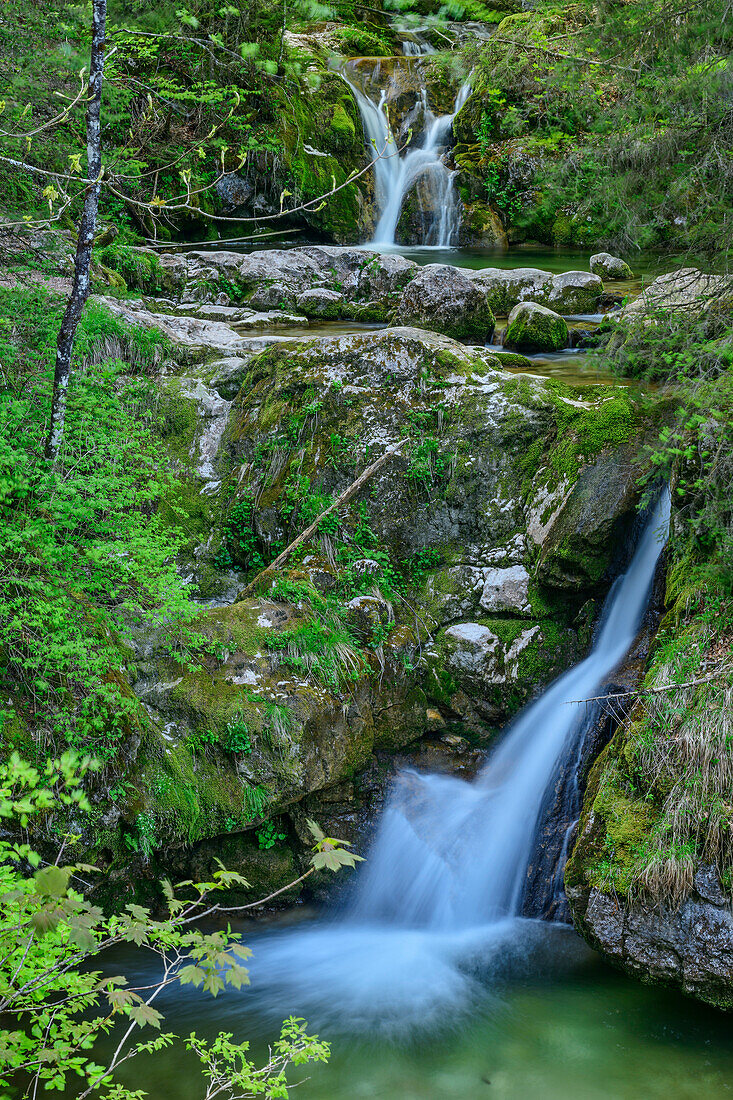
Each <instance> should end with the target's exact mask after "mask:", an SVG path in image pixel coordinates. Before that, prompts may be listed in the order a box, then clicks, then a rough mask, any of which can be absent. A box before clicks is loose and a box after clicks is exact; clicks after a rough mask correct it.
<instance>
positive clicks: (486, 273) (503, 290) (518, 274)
mask: <svg viewBox="0 0 733 1100" xmlns="http://www.w3.org/2000/svg"><path fill="white" fill-rule="evenodd" d="M466 275H467V276H468V277H469V278H470V279H472V280H473V282H474V283H476V285H477V286H478V287H480V288H481V290H482V291H483V292H484V293H485V294H486V296H487V298H488V301H489V305H490V306H491V308H492V310H493V311H494V313H495V314H496V316H497V317H506V316H507V314H508V313H510V312H511V310H512V309H513V308H514V306H515V305H517V303H518V302H527V301H532V302H541V301H543V298H544V289H545V287H547V286H548V284H551V283H552V273H551V272H549V271H541V270H539V269H538V268H535V267H517V268H513V269H510V268H506V269H505V268H499V267H485V268H480V269H479V270H477V271H466Z"/></svg>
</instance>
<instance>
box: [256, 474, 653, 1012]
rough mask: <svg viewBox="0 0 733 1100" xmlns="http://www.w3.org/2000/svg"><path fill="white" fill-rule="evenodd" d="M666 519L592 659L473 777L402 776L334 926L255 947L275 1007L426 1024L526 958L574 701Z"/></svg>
mask: <svg viewBox="0 0 733 1100" xmlns="http://www.w3.org/2000/svg"><path fill="white" fill-rule="evenodd" d="M669 514H670V498H669V493H668V492H665V493H664V494H663V496H662V498H661V499H660V501H659V503H658V504H657V506H656V508H655V509H654V510H653V512H652V514H651V516H650V517H649V519H648V521H647V523H646V526H645V528H644V531H643V533H642V535H641V538H640V540H639V543H638V546H637V548H636V551H635V553H634V556H633V559H632V561H631V564H630V565H629V568H628V570H627V572H626V573H625V574H624V575H623V576H622V577H621V578H619V580H618V581H617V582H616V584H615V585H614V586H613V589H612V590H611V593H610V594H609V597H608V599H607V601H606V606H605V608H604V614H603V617H602V620H601V625H600V628H599V630H598V632H597V636H596V639H595V643H594V645H593V648H592V651H591V653H590V654H589V655H588V657H586V658H585V660H584V661H581V662H580V664H578V665H576V666H575V667H574V668H572V669H570V670H569V671H568V672H566V673H565V674H564V675H562V676H560V677H559V678H558V679H557V680H555V682H554V683H553V684H551V685H550V687H549V688H548V689H547V690H546V691H545V692H544V693H543V694H542V695H541V696H540V697H539V698H538V699H537V700H536V701H535V702H534V703H532V704H530V706H528V707H527V708H525V710H524V711H523V712H522V713H521V714H520V715H519V717H518V718H517V719H516V720H515V722H514V723H513V724H512V726H511V727H510V729H509V730H508V731H507V733H506V735H505V737H504V738H503V740H502V741H501V742H500V744H499V745H498V746H497V748H496V749H495V750H494V751H493V752H492V753H491V755H490V757H489V759H488V762H487V764H486V766H485V767H484V768H483V770H482V771H481V773H480V774H479V776H478V777H477V779H476V780H475V781H474V782H473V783H467V782H464V781H463V780H460V779H456V778H452V777H448V776H444V775H419V774H417V773H415V772H406V773H404V774H403V775H401V776H400V777H398V779H397V781H396V783H395V785H394V789H393V792H392V794H391V797H390V799H389V802H388V804H387V807H386V809H385V811H384V813H383V816H382V819H381V822H380V825H379V828H378V832H377V837H376V840H375V842H374V844H373V847H372V849H371V851H370V853H369V856H368V859H367V862H366V863H365V864H364V867H363V868H362V870H361V872H360V874H359V877H358V880H357V884H356V891H355V894H354V897H353V900H352V902H351V903H350V905H349V906H348V907H347V908H346V909H345V910H344V911H343V912H342V913H341V914H339V916H338V917H337V919H336V920H335V921H333V922H331V923H329V924H326V925H323V924H321V925H319V926H316V927H315V928H312V929H310V930H308V931H294V932H291V933H284V934H281V935H279V936H272V937H267V938H265V939H263V940H262V941H260V943H259V944H258V945H257V948H256V955H255V957H256V960H257V963H256V964H255V967H254V968H253V969H254V970H255V973H256V977H257V982H258V983H263V985H264V986H265V988H264V989H263V990H262V992H261V994H258V995H264V996H265V997H266V999H267V1003H268V1007H269V1008H270V1009H272V1010H274V1011H275V1012H277V1011H278V1010H284V1009H285V1008H287V1010H288V1011H293V1010H294V1009H295V1010H297V1011H298V1012H303V1013H304V1014H308V1015H309V1017H310V1018H311V1019H313V1018H314V1016H315V1019H316V1020H317V1021H318V1022H319V1026H321V1022H322V1021H326V1022H328V1017H329V1011H330V1009H329V1006H334V1007H335V1006H337V1007H338V1010H339V1012H340V1013H342V1014H344V1015H345V1016H346V1017H347V1018H349V1019H350V1020H351V1022H352V1024H353V1023H354V1022H357V1023H358V1022H360V1023H361V1024H362V1025H363V1026H365V1027H366V1026H380V1027H385V1026H386V1027H390V1028H395V1027H400V1026H402V1027H405V1028H412V1027H426V1026H430V1025H431V1024H432V1023H434V1022H437V1021H438V1020H439V1019H440V1020H444V1019H445V1017H446V1014H448V1013H450V1012H455V1011H458V1010H459V1009H461V1008H465V1007H466V1006H467V1005H468V1004H470V1003H471V1001H472V1000H473V998H475V997H476V996H478V995H479V988H483V990H484V993H485V979H486V978H487V976H491V975H493V976H496V974H497V971H498V970H500V969H501V966H502V965H504V963H502V962H501V961H500V960H502V959H503V960H504V961H506V959H507V957H508V956H510V957H511V958H512V959H513V961H514V962H515V963H516V959H517V957H521V956H523V955H524V956H526V954H527V951H528V949H529V947H528V945H529V946H531V941H532V939H533V938H534V939H535V941H536V939H537V935H538V929H544V928H546V926H542V925H540V924H539V922H535V921H527V920H521V919H520V918H519V912H520V906H521V900H522V892H523V888H524V882H525V876H526V871H527V865H528V862H529V860H530V857H531V852H532V844H533V839H534V836H535V830H536V827H537V820H538V815H539V812H540V808H541V806H542V803H543V799H544V797H545V792H546V790H547V788H548V785H549V784H550V783H551V781H552V779H553V777H554V775H555V774H556V770H557V768H558V766H559V765H560V763H561V761H562V760H563V759H567V758H568V757H569V758H570V759H571V760H573V759H574V758H575V755H576V753H575V751H574V750H575V746H576V734H577V731H578V729H579V726H580V725H581V724H582V720H583V711H582V709H580V708H579V707H578V706H577V705H575V704H577V702H578V701H579V700H583V699H588V698H591V697H593V696H597V695H598V694H599V689H600V688H601V686H602V684H603V682H604V680H605V679H606V678H607V677H608V676H609V674H610V673H611V672H612V671H613V669H614V668H615V667H616V666H617V665H618V663H619V662H620V661H621V660H622V659H623V657H624V656H625V654H626V653H627V651H628V649H629V647H630V646H631V644H632V642H633V640H634V637H635V635H636V633H637V630H638V628H639V625H640V622H641V619H642V616H643V613H644V610H645V608H646V604H647V601H648V597H649V592H650V589H651V585H652V580H653V577H654V571H655V568H656V565H657V561H658V559H659V555H660V554H661V552H662V549H663V547H664V543H665V541H666V534H667V530H668V526H669ZM258 964H259V965H258ZM260 966H261V967H262V969H261V970H260ZM479 976H481V977H482V979H484V982H483V985H482V983H481V982H479V981H478V980H477V979H478V977H479ZM331 1020H332V1022H333V1013H331Z"/></svg>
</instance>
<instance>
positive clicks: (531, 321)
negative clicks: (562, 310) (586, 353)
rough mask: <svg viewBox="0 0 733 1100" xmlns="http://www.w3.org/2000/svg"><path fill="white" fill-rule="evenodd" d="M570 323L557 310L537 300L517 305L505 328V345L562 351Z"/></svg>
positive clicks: (530, 349)
mask: <svg viewBox="0 0 733 1100" xmlns="http://www.w3.org/2000/svg"><path fill="white" fill-rule="evenodd" d="M567 344H568V326H567V324H566V323H565V321H564V320H563V318H562V317H560V315H559V314H558V313H554V312H553V310H551V309H547V307H546V306H541V305H537V304H536V303H535V302H524V303H522V304H521V305H517V306H515V307H514V309H513V310H512V311H511V313H510V314H509V321H508V323H507V326H506V329H505V330H504V347H507V348H516V349H517V351H559V350H560V349H561V348H564V347H567Z"/></svg>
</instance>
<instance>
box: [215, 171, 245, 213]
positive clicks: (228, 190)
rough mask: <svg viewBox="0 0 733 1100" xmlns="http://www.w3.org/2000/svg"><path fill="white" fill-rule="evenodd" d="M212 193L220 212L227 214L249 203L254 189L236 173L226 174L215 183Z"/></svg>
mask: <svg viewBox="0 0 733 1100" xmlns="http://www.w3.org/2000/svg"><path fill="white" fill-rule="evenodd" d="M214 191H215V192H216V197H217V198H218V199H219V202H220V204H221V209H222V212H223V213H224V214H229V213H231V211H232V210H236V209H237V208H238V207H240V206H245V205H246V204H247V203H248V202H249V201H250V199H251V198H252V196H253V194H254V187H253V186H252V184H251V183H249V181H248V180H245V179H243V178H242V177H241V176H238V175H237V173H236V172H228V173H227V175H226V176H222V177H221V179H218V180H217V181H216V183H215V184H214Z"/></svg>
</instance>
